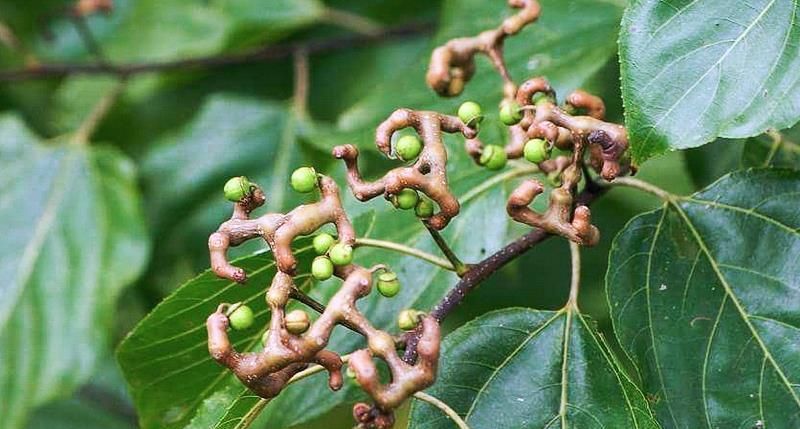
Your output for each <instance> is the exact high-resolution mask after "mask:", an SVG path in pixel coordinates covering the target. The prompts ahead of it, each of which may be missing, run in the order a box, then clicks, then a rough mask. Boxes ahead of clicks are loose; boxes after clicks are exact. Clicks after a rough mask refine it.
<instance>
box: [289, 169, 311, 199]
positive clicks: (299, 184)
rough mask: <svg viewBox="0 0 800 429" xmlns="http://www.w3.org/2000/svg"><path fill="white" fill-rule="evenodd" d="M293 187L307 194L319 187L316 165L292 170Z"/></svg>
mask: <svg viewBox="0 0 800 429" xmlns="http://www.w3.org/2000/svg"><path fill="white" fill-rule="evenodd" d="M290 182H291V185H292V189H294V190H295V191H297V192H300V193H301V194H307V193H309V192H311V191H313V190H314V189H316V187H317V171H316V170H314V167H300V168H298V169H297V170H294V172H292V177H291V180H290Z"/></svg>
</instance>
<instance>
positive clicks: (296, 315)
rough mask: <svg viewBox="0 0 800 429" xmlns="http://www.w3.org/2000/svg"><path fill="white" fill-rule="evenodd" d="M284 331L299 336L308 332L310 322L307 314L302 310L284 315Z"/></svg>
mask: <svg viewBox="0 0 800 429" xmlns="http://www.w3.org/2000/svg"><path fill="white" fill-rule="evenodd" d="M285 320H286V330H287V331H289V333H291V334H294V335H300V334H302V333H303V332H305V331H307V330H308V327H309V325H311V322H310V321H309V319H308V314H307V313H306V312H305V311H303V310H292V311H290V312H288V313H286V318H285Z"/></svg>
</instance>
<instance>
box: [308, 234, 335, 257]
mask: <svg viewBox="0 0 800 429" xmlns="http://www.w3.org/2000/svg"><path fill="white" fill-rule="evenodd" d="M333 243H336V239H335V238H333V236H332V235H330V234H328V233H325V232H323V233H321V234H317V236H316V237H314V241H313V243H312V244H313V246H314V251H315V252H317V255H324V254H326V253H328V249H330V248H331V246H333Z"/></svg>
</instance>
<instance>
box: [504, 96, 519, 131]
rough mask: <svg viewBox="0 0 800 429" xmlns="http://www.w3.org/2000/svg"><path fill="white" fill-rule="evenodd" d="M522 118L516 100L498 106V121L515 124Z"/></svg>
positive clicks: (509, 124)
mask: <svg viewBox="0 0 800 429" xmlns="http://www.w3.org/2000/svg"><path fill="white" fill-rule="evenodd" d="M521 120H522V111H521V110H519V104H517V103H516V102H513V101H512V102H510V103H504V104H503V106H502V107H500V122H502V123H504V124H506V125H508V126H511V125H516V124H518V123H519V121H521Z"/></svg>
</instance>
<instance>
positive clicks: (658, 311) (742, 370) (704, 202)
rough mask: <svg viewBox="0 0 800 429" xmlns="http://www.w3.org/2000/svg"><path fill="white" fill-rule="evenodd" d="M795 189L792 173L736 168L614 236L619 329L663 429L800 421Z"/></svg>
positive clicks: (797, 182) (611, 282)
mask: <svg viewBox="0 0 800 429" xmlns="http://www.w3.org/2000/svg"><path fill="white" fill-rule="evenodd" d="M798 195H800V173H798V172H793V171H790V170H781V169H754V170H747V171H741V172H736V173H732V174H730V175H728V176H726V177H724V178H722V179H720V180H719V181H718V182H717V183H715V184H714V185H712V186H711V187H709V188H707V189H706V190H704V191H701V192H699V193H697V194H695V195H693V196H691V197H688V198H682V199H679V200H677V201H675V202H674V203H669V204H668V205H666V206H665V207H664V208H662V209H660V210H657V211H654V212H650V213H646V214H643V215H641V216H639V217H637V218H635V219H634V220H632V221H631V222H630V223H629V224H628V226H627V227H626V228H625V230H624V231H623V232H622V233H620V235H619V236H618V237H617V239H616V240H615V244H614V249H613V251H612V253H611V256H610V264H609V266H610V268H609V271H608V275H607V277H606V281H607V291H608V296H609V300H610V306H611V313H612V317H613V321H614V327H615V331H616V333H617V335H618V336H619V339H620V342H621V344H622V347H623V349H624V350H626V351H628V352H629V354H630V357H631V358H632V360H633V361H634V362H635V363H636V364H637V365H638V367H639V369H640V371H641V377H642V380H643V383H644V389H645V391H646V393H647V394H648V395H651V397H652V398H653V400H654V401H655V406H654V407H655V411H656V412H657V416H658V419H659V421H660V422H661V424H662V425H663V426H664V427H665V428H687V427H698V426H708V427H725V428H728V427H730V428H736V427H740V428H752V427H759V426H758V425H759V422H761V423H760V424H761V427H769V428H787V429H788V428H795V427H798V426H799V425H800V390H798V386H800V359H798V357H800V349H798V345H800V283H798V281H800V233H798V231H799V228H800V211H798V204H797V201H798Z"/></svg>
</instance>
